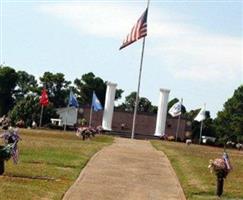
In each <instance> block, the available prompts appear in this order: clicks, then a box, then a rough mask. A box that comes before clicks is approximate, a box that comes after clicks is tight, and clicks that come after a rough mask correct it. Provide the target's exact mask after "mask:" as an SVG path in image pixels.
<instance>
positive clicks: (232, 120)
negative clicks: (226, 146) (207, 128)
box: [214, 85, 243, 142]
mask: <svg viewBox="0 0 243 200" xmlns="http://www.w3.org/2000/svg"><path fill="white" fill-rule="evenodd" d="M214 124H215V129H216V134H217V136H218V137H219V138H221V139H222V140H224V141H226V140H232V141H235V142H237V141H240V140H241V141H243V85H241V86H240V87H239V88H237V89H236V90H235V91H234V95H233V96H232V97H231V98H229V99H228V100H227V101H226V102H225V104H224V108H223V110H222V111H220V112H218V114H217V118H216V119H215V120H214Z"/></svg>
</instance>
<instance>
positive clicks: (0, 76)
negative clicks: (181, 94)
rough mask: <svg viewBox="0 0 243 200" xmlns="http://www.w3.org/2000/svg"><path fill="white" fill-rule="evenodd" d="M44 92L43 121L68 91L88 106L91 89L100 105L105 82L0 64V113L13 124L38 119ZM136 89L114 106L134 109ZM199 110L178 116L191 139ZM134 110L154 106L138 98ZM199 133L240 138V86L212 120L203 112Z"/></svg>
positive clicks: (242, 117)
mask: <svg viewBox="0 0 243 200" xmlns="http://www.w3.org/2000/svg"><path fill="white" fill-rule="evenodd" d="M43 87H45V88H46V90H47V92H48V97H49V101H50V103H49V105H48V106H47V108H46V109H45V115H44V118H43V124H46V123H49V122H50V118H51V117H57V116H56V112H55V108H60V107H66V106H67V102H68V97H69V93H70V90H72V91H73V93H74V94H75V95H76V96H77V100H78V102H79V105H90V104H91V98H92V93H93V91H95V93H96V95H97V97H98V98H99V100H100V102H101V104H102V105H104V102H105V93H106V81H104V80H103V79H102V78H100V77H97V76H95V74H94V73H92V72H89V73H86V74H83V75H81V76H80V77H79V78H76V79H75V80H74V81H73V82H71V81H68V80H66V79H65V75H64V74H63V73H51V72H45V73H44V74H43V75H42V76H41V77H40V78H39V81H38V80H37V79H36V77H35V76H33V75H32V74H29V73H27V72H25V71H16V70H15V69H14V68H12V67H9V66H0V116H3V115H8V116H9V117H10V118H11V120H12V122H13V123H16V122H17V121H18V120H20V119H22V120H24V121H25V122H26V125H30V123H31V121H33V120H35V121H36V122H38V121H39V117H40V116H39V115H40V109H41V108H40V105H39V97H40V95H41V90H42V88H43ZM123 92H124V90H122V89H117V90H116V95H115V99H116V100H118V99H120V98H121V97H122V94H123ZM135 98H136V92H132V93H131V94H129V95H128V96H126V97H125V101H124V102H123V103H121V104H120V105H118V106H117V109H119V110H122V111H127V112H132V111H133V110H134V104H135ZM177 101H179V100H178V99H177V98H174V99H172V100H171V101H170V102H169V103H168V110H169V108H170V107H171V106H172V105H173V104H174V103H176V102H177ZM199 110H200V109H196V110H190V111H187V110H186V107H185V106H183V107H182V117H183V118H185V119H186V120H188V121H190V122H191V123H192V125H191V127H192V136H191V137H192V138H198V137H199V128H200V124H199V122H196V121H194V120H193V119H194V118H195V116H196V115H197V113H198V112H199ZM138 111H139V112H144V113H154V114H155V113H156V112H157V106H155V105H152V103H151V101H150V100H149V99H148V98H146V97H140V98H139V105H138ZM203 133H204V135H207V136H213V137H218V138H219V139H221V140H222V141H223V140H227V139H230V140H232V141H240V140H243V85H240V86H239V87H238V88H237V89H236V90H235V91H234V95H233V96H232V97H230V98H229V99H228V100H227V101H226V102H225V104H224V107H223V110H222V111H219V112H218V114H217V117H216V118H215V119H212V118H211V117H210V112H209V111H207V112H206V119H205V121H204V127H203Z"/></svg>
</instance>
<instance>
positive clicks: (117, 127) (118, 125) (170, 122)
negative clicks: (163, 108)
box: [78, 107, 190, 140]
mask: <svg viewBox="0 0 243 200" xmlns="http://www.w3.org/2000/svg"><path fill="white" fill-rule="evenodd" d="M102 117H103V111H98V112H93V115H92V126H94V127H96V126H99V125H101V124H102ZM78 118H79V119H85V120H86V121H87V122H89V119H90V108H89V107H83V108H82V109H81V112H79V116H78ZM156 118H157V115H156V114H152V113H151V114H150V113H139V112H138V114H137V118H136V129H135V130H136V131H135V132H136V134H135V138H144V139H146V138H148V139H150V138H154V136H153V135H154V132H155V125H156ZM132 122H133V112H125V111H120V110H117V109H115V110H114V113H113V120H112V131H114V132H117V133H122V134H125V135H127V136H128V137H129V136H130V134H131V130H132ZM177 123H178V119H177V118H172V117H170V116H169V115H168V116H167V121H166V130H165V134H166V135H167V136H175V134H176V129H177ZM188 133H190V124H189V123H187V121H186V119H183V118H181V121H180V127H179V131H178V138H180V139H181V140H184V139H185V138H186V135H188Z"/></svg>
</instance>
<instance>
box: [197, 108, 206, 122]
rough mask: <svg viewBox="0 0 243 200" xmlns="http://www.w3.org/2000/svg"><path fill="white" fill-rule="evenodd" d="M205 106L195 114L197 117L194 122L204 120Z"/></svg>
mask: <svg viewBox="0 0 243 200" xmlns="http://www.w3.org/2000/svg"><path fill="white" fill-rule="evenodd" d="M205 111H206V110H205V106H204V107H203V108H202V109H201V110H200V112H199V113H198V114H197V116H196V117H195V119H194V120H195V121H198V122H201V121H203V120H204V119H206V116H205Z"/></svg>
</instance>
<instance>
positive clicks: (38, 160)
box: [0, 129, 113, 200]
mask: <svg viewBox="0 0 243 200" xmlns="http://www.w3.org/2000/svg"><path fill="white" fill-rule="evenodd" d="M20 136H21V138H22V141H20V142H19V150H20V161H19V164H18V165H14V164H13V162H12V160H9V161H8V162H6V163H5V173H4V176H0V200H6V199H18V200H21V199H24V200H27V199H31V200H32V199H61V198H62V196H63V194H64V193H65V191H66V190H67V189H68V188H69V187H70V186H71V185H72V184H73V183H74V181H75V180H76V178H77V177H78V175H79V173H80V171H81V169H82V168H83V167H84V166H85V164H86V163H87V162H88V161H89V159H90V158H91V157H92V156H93V155H94V154H95V153H96V152H97V151H99V150H100V149H101V148H103V147H104V146H106V145H109V144H111V143H112V141H113V138H112V137H109V136H96V137H95V138H92V139H91V140H86V141H82V140H81V139H79V138H78V137H77V136H76V135H75V134H73V133H71V132H61V131H44V130H34V131H33V130H26V129H23V130H20Z"/></svg>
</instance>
